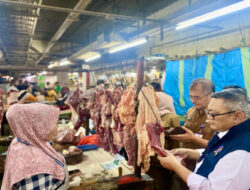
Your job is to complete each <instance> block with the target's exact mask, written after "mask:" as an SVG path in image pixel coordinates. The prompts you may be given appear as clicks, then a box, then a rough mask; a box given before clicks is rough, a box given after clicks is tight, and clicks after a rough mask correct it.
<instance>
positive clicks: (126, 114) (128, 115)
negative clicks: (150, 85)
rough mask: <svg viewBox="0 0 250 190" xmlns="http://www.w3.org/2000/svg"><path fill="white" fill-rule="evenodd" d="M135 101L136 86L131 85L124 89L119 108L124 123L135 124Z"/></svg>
mask: <svg viewBox="0 0 250 190" xmlns="http://www.w3.org/2000/svg"><path fill="white" fill-rule="evenodd" d="M135 101H136V91H135V88H134V87H132V86H130V87H128V88H127V89H126V90H125V91H124V93H123V95H122V97H121V102H120V103H119V104H118V108H117V110H118V113H119V116H120V119H121V122H122V124H124V125H132V126H134V123H135V119H136V114H135V109H134V108H135V106H136V102H135Z"/></svg>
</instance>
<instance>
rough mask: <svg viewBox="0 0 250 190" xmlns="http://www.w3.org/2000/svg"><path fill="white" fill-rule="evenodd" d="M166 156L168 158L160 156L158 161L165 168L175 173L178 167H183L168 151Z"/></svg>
mask: <svg viewBox="0 0 250 190" xmlns="http://www.w3.org/2000/svg"><path fill="white" fill-rule="evenodd" d="M166 154H167V156H166V157H160V156H158V160H159V161H160V163H161V165H162V166H163V167H164V168H166V169H169V170H172V171H175V169H176V167H178V165H181V164H180V162H179V161H178V160H177V159H176V158H175V157H174V155H173V154H172V153H170V152H169V151H166Z"/></svg>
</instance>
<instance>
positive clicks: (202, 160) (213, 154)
mask: <svg viewBox="0 0 250 190" xmlns="http://www.w3.org/2000/svg"><path fill="white" fill-rule="evenodd" d="M207 115H208V119H209V122H210V125H211V128H212V129H213V130H214V131H217V133H216V134H215V136H214V137H213V138H212V139H211V140H210V141H209V144H208V146H207V148H206V149H205V151H204V152H203V153H202V155H200V153H199V152H198V151H197V150H191V149H175V150H173V151H171V152H170V153H167V157H159V160H160V162H161V164H162V166H163V167H165V168H167V169H170V170H173V171H175V172H176V173H177V174H178V175H179V176H180V177H181V178H182V179H183V180H184V181H185V182H186V183H187V185H188V187H189V189H190V190H198V189H202V190H229V189H232V190H237V189H239V190H248V189H250V180H249V179H250V178H249V172H250V162H249V161H250V138H249V137H250V119H249V118H250V102H249V100H248V98H247V94H246V93H245V92H243V91H242V90H241V89H227V90H223V91H221V92H217V93H215V94H214V95H212V99H211V102H210V103H209V105H208V109H207ZM175 156H180V157H182V158H186V157H188V158H192V159H195V160H197V161H198V163H197V166H196V169H195V171H194V172H191V171H190V170H188V169H187V168H185V167H184V166H182V165H181V164H180V163H179V161H177V159H176V158H175Z"/></svg>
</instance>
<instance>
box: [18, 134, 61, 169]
mask: <svg viewBox="0 0 250 190" xmlns="http://www.w3.org/2000/svg"><path fill="white" fill-rule="evenodd" d="M16 140H17V142H20V143H23V144H25V145H27V146H32V145H31V144H30V143H28V142H23V141H22V140H21V139H19V138H18V137H17V138H16ZM42 151H43V152H44V153H45V154H47V155H48V156H49V157H50V158H52V159H53V160H54V161H55V162H56V163H57V164H58V165H60V166H62V167H64V164H63V163H62V162H60V161H59V160H58V159H56V158H54V157H53V156H51V155H49V154H48V153H47V152H45V151H44V150H42Z"/></svg>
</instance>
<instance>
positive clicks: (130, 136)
mask: <svg viewBox="0 0 250 190" xmlns="http://www.w3.org/2000/svg"><path fill="white" fill-rule="evenodd" d="M123 131H124V139H123V144H124V148H125V150H126V152H127V155H128V165H133V164H134V160H135V135H136V133H135V128H134V127H130V126H124V130H123Z"/></svg>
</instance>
